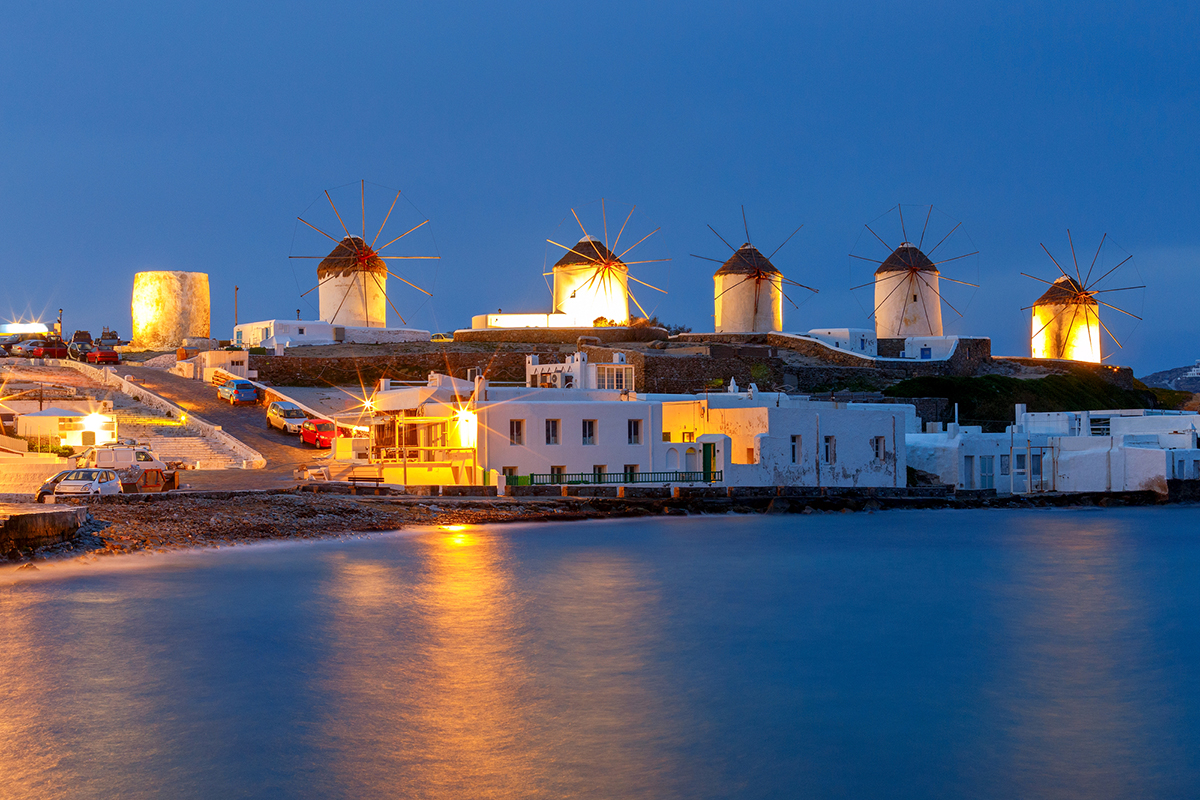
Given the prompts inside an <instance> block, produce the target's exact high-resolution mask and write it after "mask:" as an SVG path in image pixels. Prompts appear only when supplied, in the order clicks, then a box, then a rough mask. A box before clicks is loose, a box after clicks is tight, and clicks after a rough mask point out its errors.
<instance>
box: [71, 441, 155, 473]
mask: <svg viewBox="0 0 1200 800" xmlns="http://www.w3.org/2000/svg"><path fill="white" fill-rule="evenodd" d="M135 464H136V465H137V466H139V467H141V468H142V469H144V470H145V469H159V470H165V469H166V468H167V465H166V464H164V463H163V462H162V461H160V460H159V458H158V456H156V455H154V453H153V452H152V451H151V450H150V448H149V447H130V446H127V445H110V446H108V447H89V448H88V449H87V450H84V451H83V452H82V453H81V454H80V455H79V456H78V457H77V458H76V460H75V465H76V466H77V467H92V468H100V469H125V468H126V467H131V466H134V465H135Z"/></svg>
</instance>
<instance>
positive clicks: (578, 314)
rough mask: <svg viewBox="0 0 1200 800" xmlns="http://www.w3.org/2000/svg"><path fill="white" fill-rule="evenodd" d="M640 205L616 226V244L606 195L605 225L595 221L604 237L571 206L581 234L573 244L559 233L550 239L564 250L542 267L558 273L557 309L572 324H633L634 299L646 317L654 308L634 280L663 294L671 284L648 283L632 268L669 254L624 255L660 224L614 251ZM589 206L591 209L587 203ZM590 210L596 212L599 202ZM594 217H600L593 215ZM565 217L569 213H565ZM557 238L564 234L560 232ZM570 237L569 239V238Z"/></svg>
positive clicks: (661, 260) (602, 202)
mask: <svg viewBox="0 0 1200 800" xmlns="http://www.w3.org/2000/svg"><path fill="white" fill-rule="evenodd" d="M636 209H637V206H631V207H630V209H629V213H628V214H627V215H626V216H625V220H624V221H623V222H622V223H621V227H620V228H619V229H618V230H617V235H616V236H615V237H614V238H613V239H612V240H611V247H610V246H609V245H610V239H609V226H608V207H607V204H606V202H605V200H604V198H601V199H600V209H599V210H600V220H599V221H600V226H599V227H598V228H596V227H593V230H597V231H603V234H604V238H603V239H599V238H597V237H595V236H592V235H591V234H590V233H588V230H587V228H586V227H585V226H584V224H583V220H582V218H581V217H580V213H579V211H577V210H576V209H574V208H572V209H571V216H572V217H573V218H574V220H575V223H576V224H577V225H578V226H579V230H580V231H581V233H582V238H581V239H579V240H578V241H577V242H576V243H575V244H574V245H572V246H568V245H566V244H563V243H561V242H558V241H555V240H554V239H547V240H546V241H547V242H548V243H549V244H550V245H553V246H554V247H556V248H559V250H554V251H552V252H554V253H560V252H561V257H560V258H559V259H558V261H556V262H555V264H554V266H553V267H552V268H551V270H550V271H549V272H543V273H542V275H543V276H553V278H554V286H553V289H552V291H553V294H554V313H556V314H566V315H567V316H568V317H569V318H570V320H571V324H572V325H573V326H578V327H592V326H593V325H618V326H619V325H628V324H629V301H630V300H632V301H633V304H634V305H635V306H637V309H638V311H640V312H641V313H642V316H643V317H646V318H649V317H650V313H648V312H647V311H646V309H645V307H644V306H643V305H642V304H641V302H639V301H638V299H637V297H636V296H635V295H634V294H633V292H632V291H631V290H630V289H629V282H630V281H633V282H634V283H638V284H641V285H642V286H645V287H647V288H649V289H652V290H654V291H656V292H661V293H662V294H666V293H667V290H666V289H660V288H659V287H658V286H655V285H653V284H651V283H648V282H647V281H644V280H642V279H641V278H635V277H634V276H633V275H631V274H630V273H629V268H630V267H631V266H637V265H643V264H657V263H664V262H667V261H670V260H671V259H670V258H644V259H638V260H636V261H627V260H625V256H627V255H628V254H629V253H630V251H632V250H633V249H634V248H635V247H637V246H638V245H640V244H642V243H643V242H645V241H646V240H648V239H649V238H650V237H651V236H653V235H654V234H656V233H658V232H659V230H661V228H655V229H654V230H652V231H650V232H649V233H647V234H646V235H645V236H643V237H641V238H640V239H638V240H637V241H636V242H634V243H633V244H632V245H629V246H628V247H626V248H625V249H624V250H621V251H620V253H619V254H618V253H617V252H615V251H617V250H619V248H620V245H621V238H622V237H623V236H625V230H626V228H627V227H628V225H629V221H630V220H631V219H632V218H633V212H634V211H635V210H636ZM584 210H585V211H586V210H587V209H584ZM591 210H592V212H593V214H594V208H593V209H591ZM585 216H586V214H585ZM592 221H595V220H594V219H593V220H592ZM565 222H566V219H565V218H564V223H565ZM614 222H615V220H614ZM560 225H561V224H560ZM572 227H573V226H572ZM558 238H565V237H562V236H558ZM629 238H632V237H629ZM567 241H570V240H569V239H568V240H567ZM626 241H628V239H626ZM564 251H565V252H564ZM547 261H549V258H547ZM660 282H661V281H660Z"/></svg>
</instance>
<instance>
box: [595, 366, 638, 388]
mask: <svg viewBox="0 0 1200 800" xmlns="http://www.w3.org/2000/svg"><path fill="white" fill-rule="evenodd" d="M596 388H597V389H609V390H612V391H627V390H630V389H632V388H633V367H627V366H625V365H624V364H597V365H596Z"/></svg>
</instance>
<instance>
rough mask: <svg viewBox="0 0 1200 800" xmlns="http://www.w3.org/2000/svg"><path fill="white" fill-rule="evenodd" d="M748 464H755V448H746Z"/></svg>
mask: <svg viewBox="0 0 1200 800" xmlns="http://www.w3.org/2000/svg"><path fill="white" fill-rule="evenodd" d="M746 463H747V464H753V463H754V448H753V447H747V448H746Z"/></svg>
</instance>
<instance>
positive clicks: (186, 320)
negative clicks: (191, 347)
mask: <svg viewBox="0 0 1200 800" xmlns="http://www.w3.org/2000/svg"><path fill="white" fill-rule="evenodd" d="M130 311H131V313H132V316H133V340H132V342H131V345H132V346H133V347H135V348H137V349H141V350H172V349H174V348H176V347H179V346H180V345H182V344H183V340H184V339H207V338H208V336H209V292H208V275H207V274H205V273H203V272H165V271H164V272H139V273H137V274H136V275H134V276H133V302H132V304H131V307H130Z"/></svg>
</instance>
